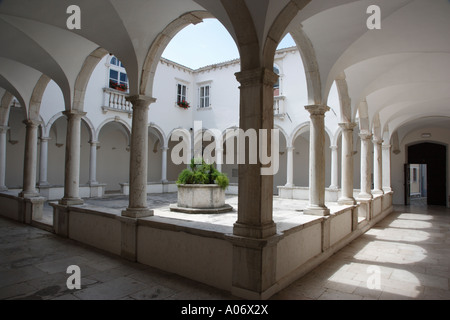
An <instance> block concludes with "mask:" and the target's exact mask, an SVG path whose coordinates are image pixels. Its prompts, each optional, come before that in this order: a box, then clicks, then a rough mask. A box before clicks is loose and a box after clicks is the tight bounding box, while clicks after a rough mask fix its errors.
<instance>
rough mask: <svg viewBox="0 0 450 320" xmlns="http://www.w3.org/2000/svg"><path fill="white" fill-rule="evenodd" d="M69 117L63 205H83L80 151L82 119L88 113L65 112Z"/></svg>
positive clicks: (61, 201) (61, 202)
mask: <svg viewBox="0 0 450 320" xmlns="http://www.w3.org/2000/svg"><path fill="white" fill-rule="evenodd" d="M63 113H64V115H65V116H66V117H67V120H68V121H67V137H66V165H65V174H64V198H62V199H61V200H60V201H59V203H60V204H62V205H81V204H83V203H84V201H83V200H82V199H81V198H80V196H79V194H80V190H79V189H80V149H81V118H82V117H83V116H84V115H86V112H81V111H78V110H70V111H65V112H63Z"/></svg>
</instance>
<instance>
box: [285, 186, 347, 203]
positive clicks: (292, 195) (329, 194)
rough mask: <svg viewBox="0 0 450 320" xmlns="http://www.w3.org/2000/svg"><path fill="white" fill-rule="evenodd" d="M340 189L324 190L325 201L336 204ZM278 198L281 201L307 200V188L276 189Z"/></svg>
mask: <svg viewBox="0 0 450 320" xmlns="http://www.w3.org/2000/svg"><path fill="white" fill-rule="evenodd" d="M340 193H341V190H340V189H331V188H327V189H325V201H327V202H336V201H338V199H339V196H340ZM278 196H279V197H280V198H283V199H297V200H308V199H309V187H295V186H294V187H286V186H279V187H278Z"/></svg>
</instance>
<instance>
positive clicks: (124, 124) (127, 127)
mask: <svg viewBox="0 0 450 320" xmlns="http://www.w3.org/2000/svg"><path fill="white" fill-rule="evenodd" d="M111 122H116V123H118V124H120V125H122V127H123V128H124V131H125V133H126V136H127V141H128V145H129V144H130V139H131V126H130V125H129V124H128V123H127V122H126V121H124V120H123V119H121V118H120V117H115V118H108V119H106V120H105V121H103V122H102V123H101V124H100V125H99V126H98V127H97V130H95V140H96V141H98V140H99V137H100V132H101V131H102V129H103V127H104V126H106V125H107V124H109V123H111Z"/></svg>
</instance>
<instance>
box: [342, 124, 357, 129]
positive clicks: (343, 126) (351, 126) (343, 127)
mask: <svg viewBox="0 0 450 320" xmlns="http://www.w3.org/2000/svg"><path fill="white" fill-rule="evenodd" d="M356 126H357V124H356V123H355V122H341V123H339V127H341V128H342V129H343V130H353V129H354V128H355V127H356Z"/></svg>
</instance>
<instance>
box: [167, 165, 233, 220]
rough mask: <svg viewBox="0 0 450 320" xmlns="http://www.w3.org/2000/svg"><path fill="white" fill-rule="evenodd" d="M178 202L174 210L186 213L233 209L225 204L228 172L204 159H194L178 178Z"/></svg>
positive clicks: (216, 211)
mask: <svg viewBox="0 0 450 320" xmlns="http://www.w3.org/2000/svg"><path fill="white" fill-rule="evenodd" d="M176 183H177V185H178V202H177V204H176V205H172V206H171V208H170V209H171V210H172V211H178V212H185V213H222V212H228V211H232V210H233V208H232V207H231V206H230V205H227V204H225V189H226V188H227V187H228V185H229V180H228V177H227V176H226V174H224V173H221V172H219V171H218V170H217V169H216V168H215V167H214V165H212V164H208V163H206V162H205V161H204V160H203V159H197V160H196V159H192V160H191V164H190V169H184V170H183V171H182V172H181V173H180V175H179V176H178V180H177V182H176Z"/></svg>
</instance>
